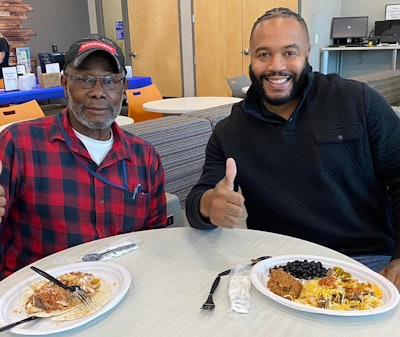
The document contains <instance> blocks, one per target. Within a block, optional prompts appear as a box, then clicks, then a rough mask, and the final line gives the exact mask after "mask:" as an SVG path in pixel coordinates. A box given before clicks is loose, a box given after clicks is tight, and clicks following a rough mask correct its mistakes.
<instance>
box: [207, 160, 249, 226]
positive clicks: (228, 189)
mask: <svg viewBox="0 0 400 337" xmlns="http://www.w3.org/2000/svg"><path fill="white" fill-rule="evenodd" d="M236 174H237V168H236V162H235V160H234V159H233V158H228V159H227V161H226V169H225V177H224V178H223V179H222V180H221V181H220V182H219V183H218V184H217V185H216V186H215V188H213V189H211V190H208V191H206V192H204V194H203V195H202V197H201V199H200V213H201V215H202V216H203V217H205V218H209V219H210V221H211V223H212V224H214V225H216V226H220V227H228V228H232V227H234V226H235V225H237V224H238V222H239V218H240V215H241V214H242V211H243V205H244V198H243V196H242V195H241V194H240V193H238V192H235V191H234V190H233V188H234V181H235V178H236Z"/></svg>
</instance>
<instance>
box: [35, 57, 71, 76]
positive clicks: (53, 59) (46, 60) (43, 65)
mask: <svg viewBox="0 0 400 337" xmlns="http://www.w3.org/2000/svg"><path fill="white" fill-rule="evenodd" d="M38 57H39V62H40V68H41V70H42V73H45V72H46V64H48V63H59V64H60V70H63V68H64V63H65V53H39V54H38Z"/></svg>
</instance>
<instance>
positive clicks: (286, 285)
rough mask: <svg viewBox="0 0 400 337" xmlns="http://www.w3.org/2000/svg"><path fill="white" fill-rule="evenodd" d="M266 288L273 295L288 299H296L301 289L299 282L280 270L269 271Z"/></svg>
mask: <svg viewBox="0 0 400 337" xmlns="http://www.w3.org/2000/svg"><path fill="white" fill-rule="evenodd" d="M267 287H268V289H269V290H271V291H272V292H273V293H274V294H277V295H279V296H282V297H286V298H289V299H295V298H298V297H299V296H300V294H301V291H302V289H303V285H302V284H301V282H300V281H299V280H297V279H296V278H294V277H293V276H292V275H290V274H288V273H286V272H285V271H283V269H282V268H279V269H272V270H271V273H270V275H269V280H268V283H267Z"/></svg>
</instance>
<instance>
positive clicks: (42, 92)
mask: <svg viewBox="0 0 400 337" xmlns="http://www.w3.org/2000/svg"><path fill="white" fill-rule="evenodd" d="M128 80H129V84H128V89H137V88H142V87H146V86H148V85H150V84H152V80H151V77H147V76H133V77H131V78H128ZM55 98H64V90H63V88H62V87H61V86H58V87H50V88H42V87H39V86H36V87H35V88H33V89H32V90H27V91H19V90H16V91H4V90H1V91H0V104H15V103H23V102H28V101H31V100H33V99H35V100H37V101H42V100H48V99H55Z"/></svg>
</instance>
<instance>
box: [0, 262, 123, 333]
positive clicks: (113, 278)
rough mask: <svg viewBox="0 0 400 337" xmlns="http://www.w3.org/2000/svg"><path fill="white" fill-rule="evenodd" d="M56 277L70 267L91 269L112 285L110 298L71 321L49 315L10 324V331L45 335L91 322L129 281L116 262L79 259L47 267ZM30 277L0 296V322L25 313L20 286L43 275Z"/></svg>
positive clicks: (11, 320)
mask: <svg viewBox="0 0 400 337" xmlns="http://www.w3.org/2000/svg"><path fill="white" fill-rule="evenodd" d="M46 271H47V272H48V273H50V274H51V275H54V276H56V277H58V276H61V275H62V274H65V273H69V272H71V271H82V272H87V273H92V274H93V275H94V276H95V277H98V278H101V279H103V280H105V281H106V282H108V284H110V286H111V290H112V293H111V298H110V300H109V301H108V303H107V304H106V305H105V306H104V307H103V308H101V309H100V310H98V311H96V312H94V313H93V314H92V315H89V316H86V317H83V318H80V319H76V320H72V321H52V320H51V319H50V318H40V319H38V320H35V321H33V322H30V323H25V324H23V325H20V326H17V327H15V328H12V329H11V330H10V332H13V333H16V334H21V335H46V334H51V333H56V332H61V331H65V330H70V329H73V328H76V327H78V326H81V325H83V324H85V323H88V322H90V321H91V320H93V319H95V318H96V317H98V316H100V315H103V314H104V313H106V312H107V311H109V310H110V309H111V308H113V307H114V306H115V305H116V304H117V303H118V302H119V301H121V299H122V298H123V297H124V295H125V294H126V292H127V291H128V289H129V287H130V285H131V275H130V274H129V272H128V271H127V270H126V269H125V268H123V267H121V266H120V265H118V264H114V263H110V262H89V263H88V262H81V263H74V264H68V265H65V266H61V267H57V268H54V269H49V270H46ZM32 273H33V274H34V275H33V276H32V277H30V278H28V279H26V280H25V281H23V282H21V283H19V284H17V285H16V286H14V287H12V288H11V289H10V290H9V291H7V292H6V293H5V294H4V295H3V296H1V298H0V308H1V309H0V322H1V324H2V325H5V324H9V323H12V322H15V321H18V320H20V319H23V318H25V317H27V315H26V314H25V312H23V311H22V312H21V303H20V300H21V295H22V292H23V290H24V289H25V288H26V287H28V286H29V285H30V284H32V283H33V282H35V281H38V280H40V279H43V278H42V277H41V276H40V275H37V274H36V273H35V272H34V271H32Z"/></svg>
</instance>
